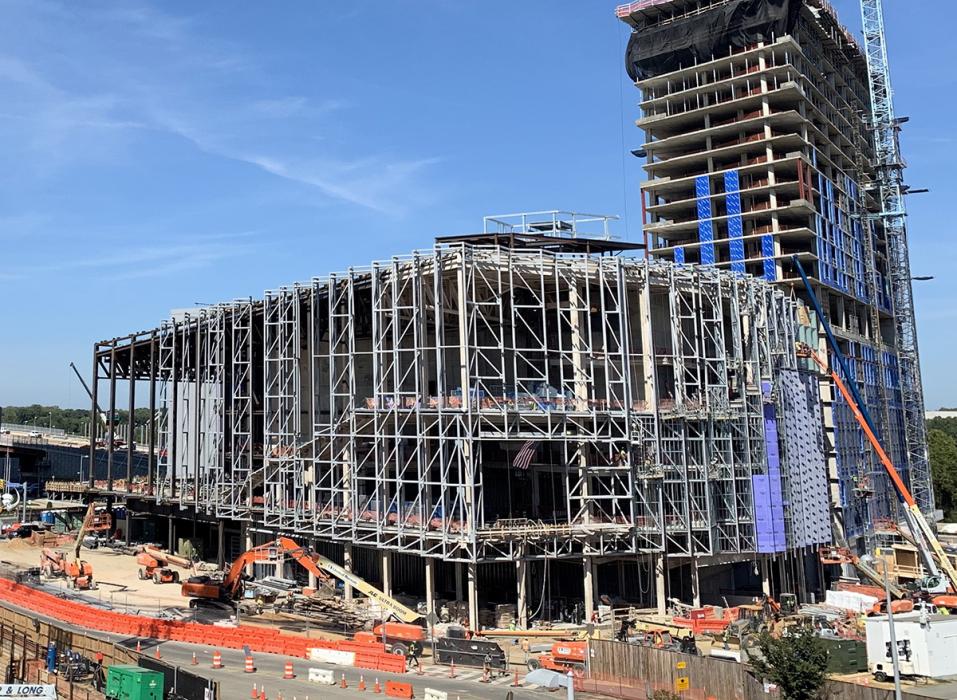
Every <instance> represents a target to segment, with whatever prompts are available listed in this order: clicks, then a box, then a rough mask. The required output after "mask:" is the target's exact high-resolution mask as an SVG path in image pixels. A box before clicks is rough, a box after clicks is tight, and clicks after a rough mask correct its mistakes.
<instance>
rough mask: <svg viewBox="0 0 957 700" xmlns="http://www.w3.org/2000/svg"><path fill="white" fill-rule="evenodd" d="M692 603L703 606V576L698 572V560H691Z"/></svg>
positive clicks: (695, 605)
mask: <svg viewBox="0 0 957 700" xmlns="http://www.w3.org/2000/svg"><path fill="white" fill-rule="evenodd" d="M691 604H692V605H693V606H694V607H696V608H700V607H701V578H700V575H699V573H698V560H697V559H692V560H691Z"/></svg>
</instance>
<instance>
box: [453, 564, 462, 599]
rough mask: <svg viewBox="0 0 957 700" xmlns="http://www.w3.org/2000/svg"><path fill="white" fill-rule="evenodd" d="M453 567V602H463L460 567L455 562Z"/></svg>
mask: <svg viewBox="0 0 957 700" xmlns="http://www.w3.org/2000/svg"><path fill="white" fill-rule="evenodd" d="M453 566H454V567H455V600H456V601H461V600H465V593H464V590H465V589H464V588H463V587H462V565H461V564H460V563H458V562H456V563H455V564H453Z"/></svg>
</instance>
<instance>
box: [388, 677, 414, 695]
mask: <svg viewBox="0 0 957 700" xmlns="http://www.w3.org/2000/svg"><path fill="white" fill-rule="evenodd" d="M385 694H386V697H389V698H414V697H415V693H414V692H413V690H412V684H411V683H400V682H399V681H386V682H385Z"/></svg>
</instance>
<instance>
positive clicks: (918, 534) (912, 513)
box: [791, 255, 957, 586]
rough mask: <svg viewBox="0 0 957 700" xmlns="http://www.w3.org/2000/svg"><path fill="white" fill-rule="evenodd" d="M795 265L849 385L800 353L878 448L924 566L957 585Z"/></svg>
mask: <svg viewBox="0 0 957 700" xmlns="http://www.w3.org/2000/svg"><path fill="white" fill-rule="evenodd" d="M791 262H793V263H794V267H795V269H796V270H797V272H798V274H799V275H800V276H801V280H802V281H803V282H804V288H805V290H806V291H807V294H808V297H809V298H810V301H811V304H812V305H813V306H814V310H815V312H816V313H817V317H818V319H819V321H820V323H821V325H822V326H823V327H824V334H825V335H826V336H827V340H828V343H829V344H830V345H831V349H832V350H833V351H834V357H835V358H836V359H837V363H838V365H839V366H840V368H841V371H842V372H843V373H844V375H845V376H846V377H847V384H845V382H844V381H843V380H842V379H841V377H840V376H839V375H838V373H837V372H836V371H834V370H832V369H830V368H829V367H828V366H827V364H826V363H825V362H824V361H823V360H822V359H821V358H820V357H819V356H818V354H817V353H816V352H815V351H814V350H813V349H812V348H811V347H809V346H808V345H802V346H800V347H799V352H800V353H801V354H803V355H805V356H806V357H810V358H811V359H812V360H813V361H814V363H815V364H816V365H817V366H818V367H819V368H820V369H821V370H822V371H823V372H824V373H825V374H829V375H830V376H831V379H832V380H833V381H834V385H835V386H836V387H837V388H838V391H840V392H841V395H842V396H843V397H844V400H845V401H846V402H847V405H848V406H849V407H850V409H851V412H852V413H853V415H854V419H855V420H856V421H857V423H858V425H860V426H861V430H862V431H863V432H864V435H865V436H866V437H867V440H868V442H869V443H870V444H871V447H872V448H873V449H874V454H875V455H877V457H878V459H879V460H880V462H881V465H882V466H883V467H884V470H885V471H886V472H887V475H888V477H889V478H890V480H891V483H892V484H893V485H894V488H895V489H896V491H897V495H898V496H899V497H900V500H901V501H902V502H903V503H904V517H905V518H906V519H907V524H908V526H909V527H910V530H911V533H912V534H913V536H914V540H915V542H916V544H917V545H918V546H917V551H918V552H920V555H921V558H922V559H923V561H924V565H925V566H926V567H927V570H928V572H929V573H930V574H931V575H932V576H939V575H940V569H943V571H944V574H945V575H946V576H947V578H948V579H949V581H948V584H949V585H951V586H957V569H955V568H954V565H953V564H952V563H951V561H950V558H949V557H948V556H947V553H946V552H945V551H944V548H943V547H942V546H941V544H940V542H939V541H938V539H937V535H936V534H935V533H934V530H933V528H932V527H931V526H930V523H928V522H927V518H926V517H924V513H923V511H922V510H921V507H920V504H919V503H918V502H917V501H916V500H915V499H914V496H913V495H912V494H911V492H910V489H908V488H907V485H906V484H905V483H904V480H903V479H901V476H900V474H899V473H898V471H897V469H896V467H894V463H893V462H891V460H890V458H889V457H888V456H887V453H886V452H885V451H884V448H883V447H882V446H881V442H880V440H878V438H877V435H876V434H875V432H874V422H873V421H872V420H871V417H870V414H869V413H868V411H867V408H866V407H865V406H864V402H863V401H862V400H861V395H860V393H859V392H858V390H857V386H856V384H855V383H854V379H853V376H852V375H851V373H850V370H849V369H848V367H847V361H846V360H845V359H844V354H843V353H842V352H841V348H840V346H838V344H837V338H835V337H834V332H833V331H832V330H831V324H830V323H829V322H828V320H827V317H826V316H825V315H824V311H823V310H822V309H821V303H820V301H819V300H818V298H817V295H816V294H815V293H814V288H813V287H812V286H811V281H810V279H808V276H807V273H806V272H805V271H804V266H803V265H801V261H800V259H799V258H798V256H796V255H794V256H792V257H791ZM848 385H850V388H848ZM935 560H936V561H935ZM938 566H939V568H938Z"/></svg>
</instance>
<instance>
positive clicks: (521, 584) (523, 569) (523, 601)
mask: <svg viewBox="0 0 957 700" xmlns="http://www.w3.org/2000/svg"><path fill="white" fill-rule="evenodd" d="M515 577H516V579H517V583H518V606H517V607H518V614H517V615H516V624H517V625H518V628H519V629H523V630H525V629H528V562H527V561H526V560H524V559H518V560H516V561H515Z"/></svg>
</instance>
